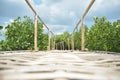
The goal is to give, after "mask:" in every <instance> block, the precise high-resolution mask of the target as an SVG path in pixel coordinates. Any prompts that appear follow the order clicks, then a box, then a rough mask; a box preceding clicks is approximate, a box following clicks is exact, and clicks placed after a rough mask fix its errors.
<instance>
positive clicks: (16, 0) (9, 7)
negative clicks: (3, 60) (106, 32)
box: [0, 0, 120, 34]
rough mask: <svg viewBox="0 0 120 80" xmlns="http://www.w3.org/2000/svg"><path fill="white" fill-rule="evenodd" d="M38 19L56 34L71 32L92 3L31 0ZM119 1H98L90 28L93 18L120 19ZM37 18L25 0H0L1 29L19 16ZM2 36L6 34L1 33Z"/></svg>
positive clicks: (89, 19) (84, 0)
mask: <svg viewBox="0 0 120 80" xmlns="http://www.w3.org/2000/svg"><path fill="white" fill-rule="evenodd" d="M29 1H30V3H31V4H32V5H33V6H34V7H35V8H36V10H37V12H38V13H39V16H40V17H41V18H42V19H43V21H44V22H45V23H46V25H47V26H48V27H49V28H50V29H51V31H53V32H54V33H55V34H60V33H63V32H64V31H69V32H72V30H73V29H74V27H75V25H76V23H77V22H78V20H79V19H80V18H81V16H82V14H83V13H84V11H85V9H86V7H87V6H88V5H89V3H90V1H91V0H29ZM119 8H120V0H96V1H95V3H94V4H93V6H92V8H91V9H90V11H89V12H88V14H87V15H86V18H85V24H86V25H87V26H88V27H90V26H91V25H92V24H93V17H94V16H98V17H102V16H106V17H107V19H108V20H110V21H116V20H118V19H120V9H119ZM25 15H27V16H30V17H31V18H32V19H33V18H34V14H33V12H32V11H31V9H30V8H29V7H28V5H27V4H26V2H25V0H0V25H2V26H6V25H7V24H9V23H10V22H12V21H13V19H16V18H17V17H18V16H21V17H22V16H25ZM2 31H3V32H4V31H5V29H4V30H2Z"/></svg>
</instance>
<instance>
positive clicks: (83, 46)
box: [81, 19, 85, 51]
mask: <svg viewBox="0 0 120 80" xmlns="http://www.w3.org/2000/svg"><path fill="white" fill-rule="evenodd" d="M83 20H84V19H82V31H81V50H82V51H84V50H85V27H84V23H83Z"/></svg>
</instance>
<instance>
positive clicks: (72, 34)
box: [72, 33, 74, 51]
mask: <svg viewBox="0 0 120 80" xmlns="http://www.w3.org/2000/svg"><path fill="white" fill-rule="evenodd" d="M72 51H74V33H73V34H72Z"/></svg>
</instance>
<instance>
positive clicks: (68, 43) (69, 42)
mask: <svg viewBox="0 0 120 80" xmlns="http://www.w3.org/2000/svg"><path fill="white" fill-rule="evenodd" d="M68 50H70V42H69V38H68Z"/></svg>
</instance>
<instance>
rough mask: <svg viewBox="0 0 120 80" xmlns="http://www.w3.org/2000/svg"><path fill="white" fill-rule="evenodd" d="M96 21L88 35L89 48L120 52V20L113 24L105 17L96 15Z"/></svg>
mask: <svg viewBox="0 0 120 80" xmlns="http://www.w3.org/2000/svg"><path fill="white" fill-rule="evenodd" d="M94 22H95V24H94V25H93V26H92V27H91V29H90V30H89V32H88V35H87V44H88V45H87V47H88V49H89V50H100V51H115V52H120V26H117V25H119V24H120V20H118V21H117V22H114V23H113V25H112V23H111V22H109V21H107V19H106V18H105V17H102V18H98V17H95V18H94ZM116 26H117V27H116Z"/></svg>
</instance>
